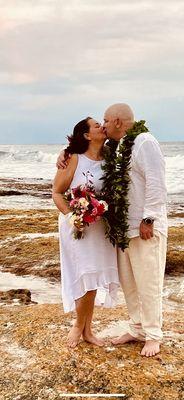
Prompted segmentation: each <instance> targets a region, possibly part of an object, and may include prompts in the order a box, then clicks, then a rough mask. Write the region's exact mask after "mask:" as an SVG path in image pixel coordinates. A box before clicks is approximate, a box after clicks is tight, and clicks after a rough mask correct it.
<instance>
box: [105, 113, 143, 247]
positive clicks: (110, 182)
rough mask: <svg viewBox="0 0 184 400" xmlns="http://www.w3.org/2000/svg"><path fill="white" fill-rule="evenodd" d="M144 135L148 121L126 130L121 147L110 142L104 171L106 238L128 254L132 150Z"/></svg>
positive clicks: (140, 122)
mask: <svg viewBox="0 0 184 400" xmlns="http://www.w3.org/2000/svg"><path fill="white" fill-rule="evenodd" d="M143 132H148V128H147V127H146V126H145V121H143V120H141V121H138V122H135V123H134V125H133V126H132V128H130V129H128V130H127V134H126V136H125V137H124V139H123V141H122V143H121V144H120V145H119V149H118V151H117V147H118V144H119V142H117V141H115V140H109V142H108V143H107V146H108V147H107V150H106V151H105V155H104V158H105V163H104V165H103V166H102V169H103V172H104V174H103V178H102V179H103V189H102V190H103V193H104V198H105V200H106V201H107V202H108V204H109V208H108V211H107V212H106V213H105V217H104V220H105V229H106V236H107V237H108V238H109V239H110V242H111V243H112V244H113V246H115V245H117V246H118V247H119V248H120V249H121V250H123V251H124V250H125V248H126V247H128V245H129V238H128V229H129V225H128V207H129V202H128V190H129V183H130V176H129V170H130V168H131V166H130V160H131V154H132V146H133V144H134V140H135V138H136V137H137V136H138V135H139V134H140V133H143Z"/></svg>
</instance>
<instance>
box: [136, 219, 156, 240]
mask: <svg viewBox="0 0 184 400" xmlns="http://www.w3.org/2000/svg"><path fill="white" fill-rule="evenodd" d="M139 234H140V237H141V239H144V240H147V239H151V238H152V237H153V224H149V225H148V224H145V223H144V222H143V221H142V222H141V223H140V227H139Z"/></svg>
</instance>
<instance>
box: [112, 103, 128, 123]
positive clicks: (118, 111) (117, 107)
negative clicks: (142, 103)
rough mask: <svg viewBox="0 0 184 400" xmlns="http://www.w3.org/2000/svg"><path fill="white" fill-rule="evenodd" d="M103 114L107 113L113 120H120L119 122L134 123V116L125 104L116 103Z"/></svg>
mask: <svg viewBox="0 0 184 400" xmlns="http://www.w3.org/2000/svg"><path fill="white" fill-rule="evenodd" d="M105 113H108V114H109V115H111V116H112V117H113V118H120V119H121V120H130V121H132V122H134V114H133V111H132V110H131V108H130V106H129V105H128V104H125V103H117V104H113V105H112V106H110V107H108V109H107V110H106V112H105Z"/></svg>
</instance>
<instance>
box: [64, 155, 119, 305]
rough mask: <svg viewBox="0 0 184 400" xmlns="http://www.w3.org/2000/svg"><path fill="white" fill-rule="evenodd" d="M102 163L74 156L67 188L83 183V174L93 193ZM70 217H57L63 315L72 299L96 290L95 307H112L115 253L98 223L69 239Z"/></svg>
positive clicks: (116, 281) (98, 184)
mask: <svg viewBox="0 0 184 400" xmlns="http://www.w3.org/2000/svg"><path fill="white" fill-rule="evenodd" d="M102 163H103V161H94V160H91V159H89V158H88V157H87V156H85V155H84V154H80V155H78V165H77V168H76V171H75V174H74V177H73V180H72V182H71V185H70V188H74V187H77V186H78V185H80V184H85V183H86V178H85V176H84V175H83V173H84V174H86V173H87V171H89V172H90V173H91V174H92V175H93V176H92V177H91V176H90V177H89V179H90V180H92V182H93V186H94V187H95V189H96V190H98V191H99V190H101V187H102V180H100V178H101V177H102V169H101V165H102ZM69 218H70V214H67V215H63V214H62V213H60V215H59V237H60V260H61V283H62V300H63V307H64V311H65V312H69V311H73V310H74V309H75V300H76V299H78V298H80V297H82V296H84V294H85V293H86V292H88V291H90V290H95V289H97V295H96V300H95V304H96V305H102V304H103V305H104V306H105V307H112V306H113V305H115V304H116V295H117V289H118V287H119V278H118V269H117V253H116V248H114V247H113V246H112V244H111V243H110V241H109V239H107V238H106V237H105V229H104V225H103V222H102V221H98V222H95V223H94V224H90V226H89V227H86V228H85V232H84V238H83V239H79V240H78V239H74V238H73V227H72V225H71V224H70V222H69Z"/></svg>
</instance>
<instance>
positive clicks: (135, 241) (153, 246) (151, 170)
mask: <svg viewBox="0 0 184 400" xmlns="http://www.w3.org/2000/svg"><path fill="white" fill-rule="evenodd" d="M133 124H134V115H133V112H132V110H131V108H130V107H129V106H128V105H127V104H123V103H120V104H114V105H112V106H110V107H109V108H108V109H107V110H106V112H105V115H104V129H105V130H106V134H107V137H108V138H110V139H114V140H117V141H119V140H120V139H122V138H123V137H124V136H125V135H126V132H127V130H128V129H129V128H132V126H133ZM59 164H60V162H59ZM130 179H131V181H130V185H129V191H128V201H129V204H130V205H129V210H128V224H129V232H128V236H129V238H130V242H129V247H128V248H127V249H125V251H124V252H123V251H121V250H120V249H118V268H119V277H120V282H121V285H122V288H123V291H124V295H125V300H126V304H127V308H128V312H129V316H130V321H129V327H128V331H127V333H125V334H123V335H122V336H120V337H118V338H116V339H114V340H113V341H112V343H113V344H114V345H119V344H125V343H127V342H130V341H134V340H144V341H145V345H144V347H143V349H142V351H141V355H143V356H146V357H151V356H154V355H156V354H157V353H159V351H160V342H161V340H162V330H161V327H162V288H163V279H164V270H165V260H166V243H167V216H166V186H165V164H164V159H163V155H162V153H161V150H160V147H159V144H158V142H157V141H156V139H155V138H154V137H153V136H152V135H151V134H150V133H141V134H139V135H138V136H137V137H136V139H135V141H134V145H133V147H132V154H131V171H130Z"/></svg>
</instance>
